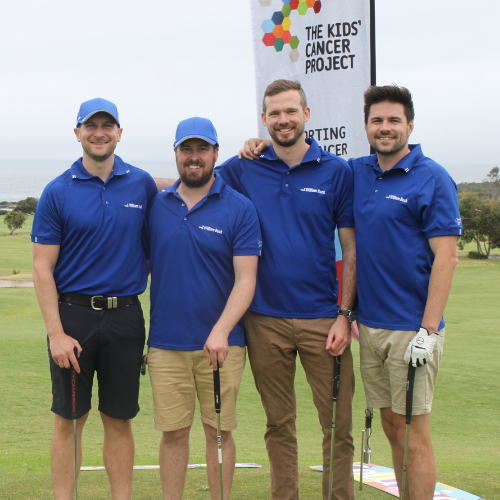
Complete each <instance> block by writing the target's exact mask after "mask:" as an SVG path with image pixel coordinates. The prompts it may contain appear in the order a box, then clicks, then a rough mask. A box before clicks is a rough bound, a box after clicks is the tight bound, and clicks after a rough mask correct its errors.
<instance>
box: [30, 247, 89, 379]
mask: <svg viewBox="0 0 500 500" xmlns="http://www.w3.org/2000/svg"><path fill="white" fill-rule="evenodd" d="M59 249H60V246H59V245H45V244H41V243H33V281H34V284H35V291H36V296H37V299H38V304H39V305H40V309H41V311H42V316H43V320H44V321H45V327H46V328H47V335H48V337H49V346H50V353H51V355H52V358H53V359H54V361H55V362H56V364H57V365H58V366H60V367H61V368H70V367H71V365H73V366H74V368H75V369H76V371H77V372H78V373H80V366H79V365H78V361H77V359H76V357H75V353H74V348H75V347H76V349H77V351H78V356H80V353H81V352H82V348H81V346H80V344H79V343H78V341H77V340H75V339H74V338H72V337H70V336H68V335H66V333H65V332H64V329H63V326H62V323H61V318H60V316H59V305H58V300H57V288H56V283H55V281H54V269H55V267H56V263H57V259H58V257H59Z"/></svg>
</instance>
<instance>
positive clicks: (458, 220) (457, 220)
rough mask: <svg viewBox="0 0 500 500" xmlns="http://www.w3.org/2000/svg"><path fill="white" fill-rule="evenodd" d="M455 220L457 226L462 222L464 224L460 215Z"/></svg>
mask: <svg viewBox="0 0 500 500" xmlns="http://www.w3.org/2000/svg"><path fill="white" fill-rule="evenodd" d="M455 222H456V223H457V226H460V224H462V219H461V218H460V217H457V218H456V219H455Z"/></svg>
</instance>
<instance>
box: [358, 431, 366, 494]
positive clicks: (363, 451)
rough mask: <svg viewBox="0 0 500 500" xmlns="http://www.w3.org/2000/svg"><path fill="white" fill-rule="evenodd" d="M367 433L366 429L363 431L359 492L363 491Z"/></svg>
mask: <svg viewBox="0 0 500 500" xmlns="http://www.w3.org/2000/svg"><path fill="white" fill-rule="evenodd" d="M365 433H366V429H363V430H362V431H361V462H360V464H359V491H362V490H363V465H364V462H363V460H364V456H365Z"/></svg>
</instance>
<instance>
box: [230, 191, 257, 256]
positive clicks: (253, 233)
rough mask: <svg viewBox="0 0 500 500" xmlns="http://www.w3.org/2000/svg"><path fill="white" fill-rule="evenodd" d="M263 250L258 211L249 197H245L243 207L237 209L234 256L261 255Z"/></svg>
mask: <svg viewBox="0 0 500 500" xmlns="http://www.w3.org/2000/svg"><path fill="white" fill-rule="evenodd" d="M240 196H241V195H240ZM261 250H262V236H261V232H260V224H259V218H258V216H257V211H256V210H255V207H254V205H253V203H252V202H251V201H250V200H249V199H248V198H244V200H243V203H242V204H241V208H240V210H238V211H237V214H236V217H235V231H234V236H233V256H237V255H258V256H260V255H261Z"/></svg>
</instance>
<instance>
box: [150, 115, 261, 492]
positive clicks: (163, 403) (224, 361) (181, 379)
mask: <svg viewBox="0 0 500 500" xmlns="http://www.w3.org/2000/svg"><path fill="white" fill-rule="evenodd" d="M218 142H219V141H218V139H217V133H216V131H215V128H214V126H213V124H212V123H211V122H210V120H207V119H206V118H199V117H195V118H189V119H187V120H183V121H182V122H180V123H179V125H178V127H177V133H176V138H175V142H174V151H175V159H176V163H177V169H178V171H179V176H180V179H178V180H177V181H176V182H175V183H174V185H173V186H170V187H169V188H167V189H165V190H163V191H161V192H160V193H159V194H158V195H157V196H156V197H155V199H154V201H153V203H152V204H151V210H150V214H149V217H148V229H149V237H150V238H149V240H150V245H151V249H150V259H151V327H150V332H149V337H148V346H149V351H148V365H149V374H150V377H151V386H152V388H153V400H154V408H155V419H154V426H155V428H156V429H158V430H160V431H162V439H161V443H160V468H161V481H162V488H163V496H164V498H165V499H168V500H180V499H181V498H182V492H183V489H184V481H185V477H186V470H187V465H188V459H189V433H190V429H191V426H192V424H193V420H194V410H195V401H196V396H197V397H198V400H199V402H200V411H201V420H202V422H203V428H204V430H205V435H206V442H207V473H208V481H209V486H210V493H211V496H212V499H219V498H221V495H220V484H219V470H218V459H217V451H218V450H217V433H216V429H217V422H216V414H215V407H214V379H213V371H214V370H216V369H218V368H221V371H220V386H221V395H220V398H221V402H222V403H221V406H222V411H221V429H222V464H223V489H224V498H225V499H227V498H229V494H230V491H231V485H232V479H233V473H234V464H235V460H236V448H235V444H234V440H233V438H232V433H231V431H232V430H233V429H235V428H236V426H237V419H236V398H237V395H238V390H239V387H240V383H241V377H242V375H243V368H244V366H245V335H244V329H243V322H242V321H241V318H242V316H243V314H244V313H245V311H246V310H247V309H248V306H249V305H250V303H251V301H252V298H253V295H254V291H255V282H256V272H257V261H258V256H259V255H260V253H261V246H262V241H261V235H260V227H259V221H258V218H257V212H256V210H255V208H254V206H253V204H252V202H251V201H250V200H248V199H247V198H245V197H244V196H242V195H241V194H239V193H237V192H236V191H234V190H233V189H231V188H230V187H229V186H227V185H226V183H225V182H224V181H223V180H222V178H221V177H220V176H219V175H217V176H215V175H214V165H215V162H216V161H217V157H218V152H219V144H218Z"/></svg>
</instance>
